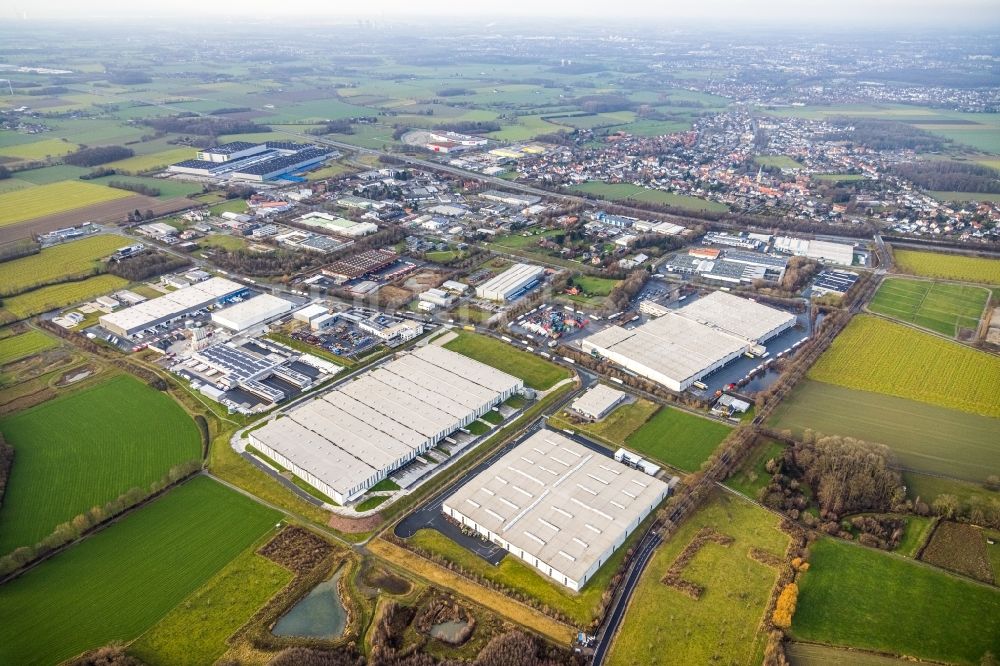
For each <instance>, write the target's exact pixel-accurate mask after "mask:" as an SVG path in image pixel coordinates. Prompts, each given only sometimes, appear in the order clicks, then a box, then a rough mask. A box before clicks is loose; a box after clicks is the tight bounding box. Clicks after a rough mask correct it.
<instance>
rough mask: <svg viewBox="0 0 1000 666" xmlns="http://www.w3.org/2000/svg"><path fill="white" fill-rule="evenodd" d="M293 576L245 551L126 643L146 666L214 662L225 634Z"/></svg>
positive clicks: (192, 665) (193, 665) (221, 650)
mask: <svg viewBox="0 0 1000 666" xmlns="http://www.w3.org/2000/svg"><path fill="white" fill-rule="evenodd" d="M291 580H292V572H291V571H288V570H287V569H285V568H283V567H281V566H280V565H278V564H275V563H274V562H272V561H271V560H269V559H267V558H265V557H261V556H260V555H258V554H257V553H255V552H254V551H253V550H252V549H251V550H245V551H243V553H241V554H240V555H239V557H237V558H236V559H235V560H233V561H232V562H230V563H229V564H227V565H226V566H225V567H224V568H223V569H222V571H220V572H219V573H217V574H216V575H215V576H213V577H212V578H211V579H210V580H209V581H208V582H207V583H205V584H204V585H202V586H201V587H200V588H198V590H196V591H195V592H194V593H192V594H191V595H190V596H188V597H187V598H185V599H184V600H183V601H182V602H181V603H180V604H178V605H177V606H175V607H174V609H173V610H172V611H170V612H169V613H167V615H166V616H165V617H164V618H163V619H161V620H160V621H159V622H157V623H156V624H155V625H154V626H153V627H152V628H151V629H150V630H149V631H148V632H146V633H145V634H143V635H142V636H141V637H140V638H139V639H138V640H137V641H136V642H135V643H133V644H132V645H130V646H129V653H131V654H133V655H135V656H136V657H138V658H139V659H141V660H142V661H143V662H144V663H146V664H149V666H161V665H162V666H199V665H200V664H211V663H214V662H215V660H217V659H218V658H219V657H221V656H222V655H223V653H224V652H225V651H226V650H227V649H228V647H229V646H228V645H226V639H227V638H229V636H231V635H232V634H233V632H235V631H236V630H237V629H239V628H240V627H241V626H242V625H243V624H244V623H245V622H246V621H247V620H249V619H250V617H251V616H252V615H253V614H254V612H256V610H257V609H258V608H260V607H261V606H263V605H264V604H265V603H267V601H268V599H270V598H271V597H273V596H274V595H275V594H276V593H277V592H278V590H280V589H281V588H283V587H284V586H285V585H287V584H288V583H289V582H290V581H291Z"/></svg>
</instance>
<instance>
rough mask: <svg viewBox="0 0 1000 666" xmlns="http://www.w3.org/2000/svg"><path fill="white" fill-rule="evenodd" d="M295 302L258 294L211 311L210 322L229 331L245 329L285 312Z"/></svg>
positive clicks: (290, 309) (289, 309) (289, 310)
mask: <svg viewBox="0 0 1000 666" xmlns="http://www.w3.org/2000/svg"><path fill="white" fill-rule="evenodd" d="M293 307H295V304H294V303H292V302H291V301H286V300H285V299H284V298H278V297H277V296H272V295H271V294H260V295H258V296H254V297H253V298H250V299H247V300H245V301H243V302H241V303H236V304H235V305H231V306H229V307H228V308H225V309H223V310H219V311H217V312H213V313H212V323H213V324H215V325H217V326H221V327H223V328H227V329H229V330H230V331H237V332H238V331H245V330H247V329H248V328H253V327H254V326H257V325H258V324H261V323H263V322H265V321H270V320H271V319H274V318H275V317H278V316H281V315H283V314H285V313H286V312H291V311H292V308H293Z"/></svg>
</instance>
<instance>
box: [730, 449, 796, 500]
mask: <svg viewBox="0 0 1000 666" xmlns="http://www.w3.org/2000/svg"><path fill="white" fill-rule="evenodd" d="M784 450H785V446H784V444H782V443H781V442H772V441H767V442H764V443H762V444H761V445H759V446H758V447H757V449H756V450H755V451H754V452H753V453H752V454H751V455H750V458H749V459H748V460H747V461H746V462H745V463H744V464H743V467H741V468H740V470H739V471H738V472H736V473H735V474H734V475H733V476H731V477H729V479H727V480H726V485H727V486H729V487H730V488H732V489H733V490H736V491H738V492H741V493H743V494H744V495H746V496H747V497H749V498H750V499H752V500H756V499H757V494H758V493H759V492H760V489H761V488H763V487H764V486H766V485H767V484H768V483H770V482H771V475H770V474H769V473H768V472H767V469H766V468H765V465H767V461H768V460H770V459H772V458H778V457H779V456H781V452H782V451H784Z"/></svg>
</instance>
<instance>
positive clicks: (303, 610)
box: [271, 571, 347, 640]
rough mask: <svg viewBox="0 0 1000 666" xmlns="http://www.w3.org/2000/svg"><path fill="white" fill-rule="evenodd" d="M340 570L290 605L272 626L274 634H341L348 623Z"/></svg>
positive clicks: (317, 636) (329, 636) (306, 635)
mask: <svg viewBox="0 0 1000 666" xmlns="http://www.w3.org/2000/svg"><path fill="white" fill-rule="evenodd" d="M340 575H341V572H340V571H338V572H337V573H335V574H334V575H333V577H332V578H330V580H327V581H323V582H322V583H320V584H319V585H317V586H316V587H314V588H313V589H312V591H311V592H309V594H307V595H306V596H305V597H304V598H303V599H302V600H301V601H299V602H298V603H297V604H295V605H294V606H292V607H291V609H289V611H288V612H287V613H285V614H284V615H282V616H281V619H279V620H278V621H277V623H275V625H274V629H272V630H271V633H273V634H274V635H275V636H304V637H307V638H325V639H327V640H333V639H336V638H340V637H341V636H342V635H343V633H344V628H345V625H346V624H347V611H346V610H345V609H344V603H343V601H341V599H340V591H339V590H338V589H337V583H338V581H339V580H340Z"/></svg>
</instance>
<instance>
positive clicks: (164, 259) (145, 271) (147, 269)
mask: <svg viewBox="0 0 1000 666" xmlns="http://www.w3.org/2000/svg"><path fill="white" fill-rule="evenodd" d="M190 265H191V261H190V260H188V259H184V258H183V257H178V256H175V255H172V254H166V253H165V252H144V253H142V254H139V255H136V256H133V257H126V258H124V259H118V260H117V261H110V262H108V267H107V270H108V273H111V274H112V275H117V276H118V277H120V278H125V279H126V280H128V281H129V282H138V281H140V280H145V279H147V278H151V277H154V276H156V275H163V274H164V273H170V272H173V271H177V270H180V269H182V268H187V267H188V266H190Z"/></svg>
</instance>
